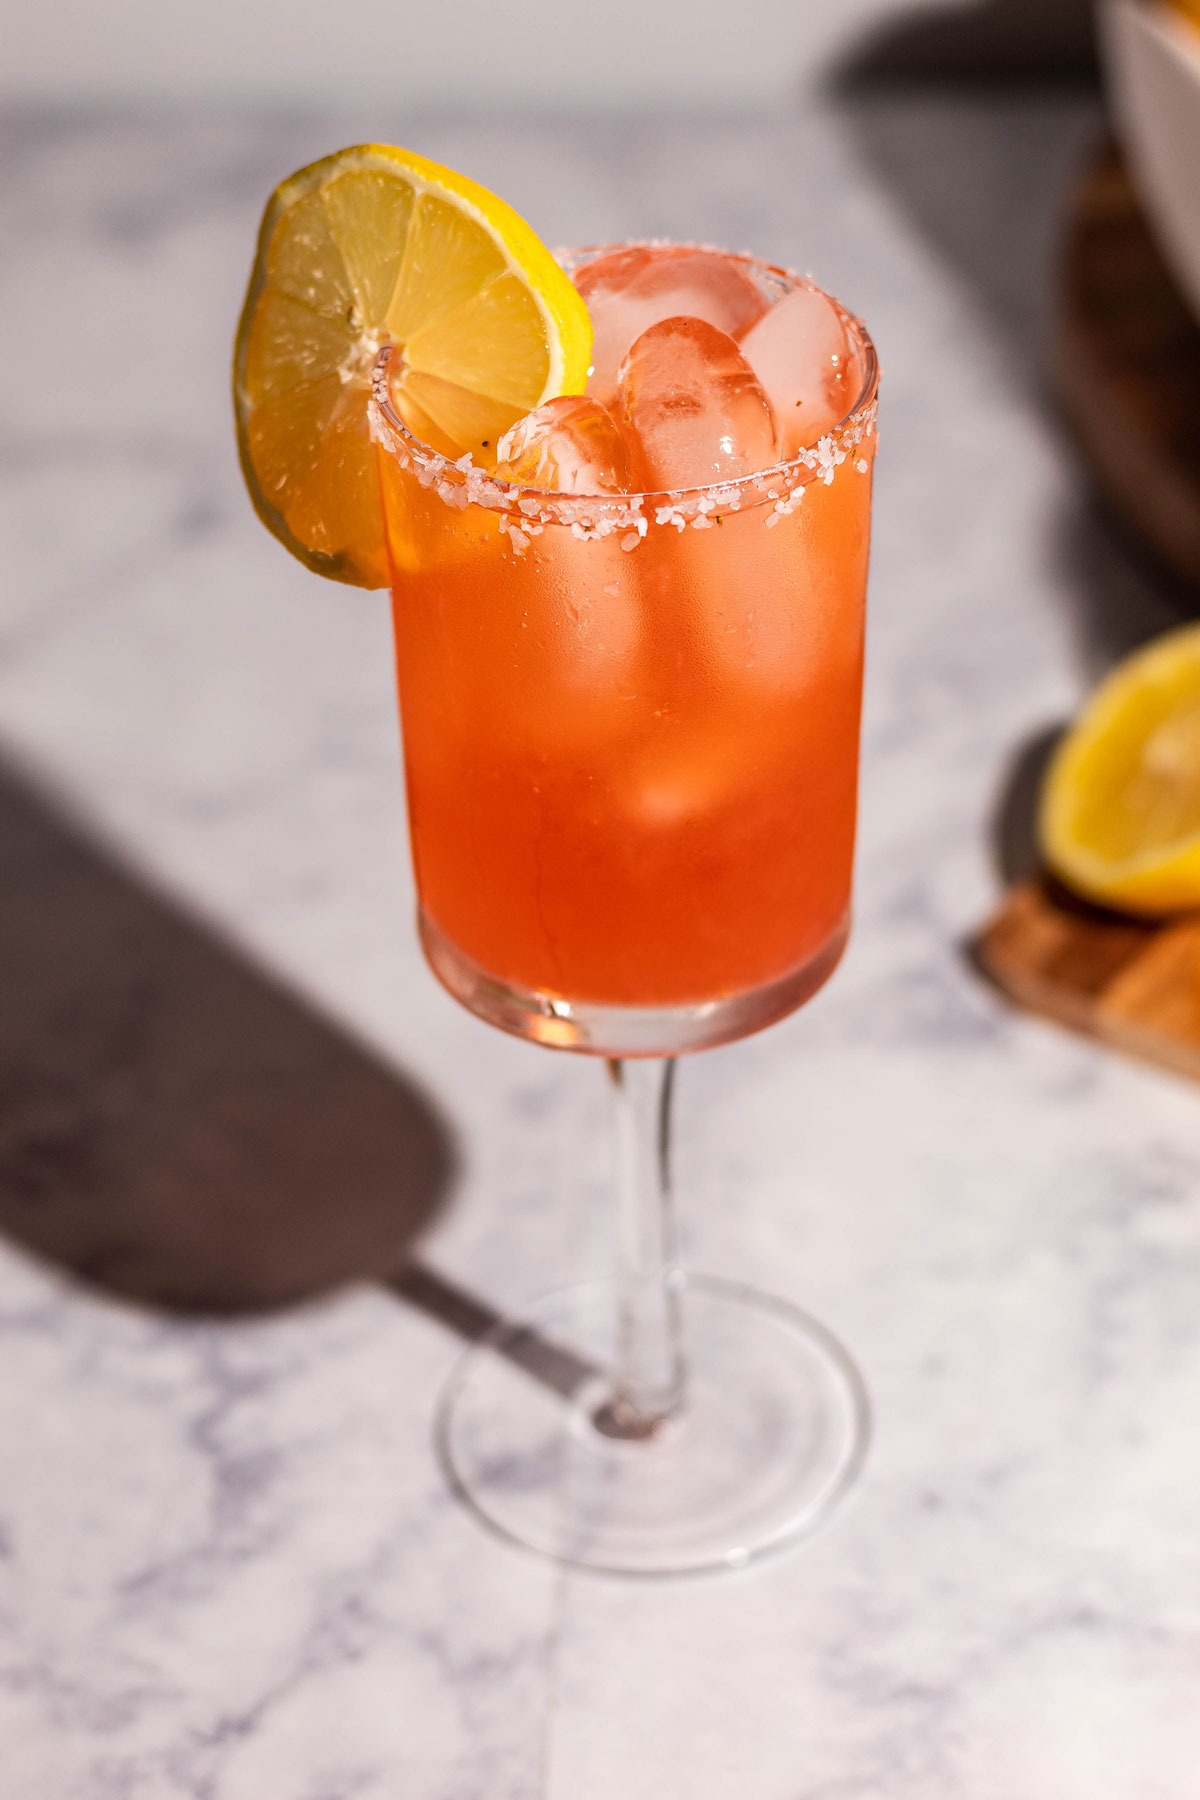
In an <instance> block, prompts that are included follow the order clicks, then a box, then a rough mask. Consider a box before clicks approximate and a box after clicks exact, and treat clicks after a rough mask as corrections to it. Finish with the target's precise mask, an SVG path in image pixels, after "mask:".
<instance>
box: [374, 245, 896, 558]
mask: <svg viewBox="0 0 1200 1800" xmlns="http://www.w3.org/2000/svg"><path fill="white" fill-rule="evenodd" d="M668 242H669V240H666V239H655V240H653V243H652V244H651V243H650V242H649V241H648V240H642V241H634V242H631V243H629V244H602V245H589V246H587V247H586V248H582V249H579V250H575V251H562V252H558V253H556V254H558V256H559V260H560V261H563V264H564V267H567V266H568V264H567V262H566V260H565V259H567V258H570V259H571V260H570V264H569V266H570V267H578V266H579V265H580V264H583V263H587V262H592V261H594V260H595V259H596V258H597V257H599V256H603V255H606V254H608V253H609V252H610V251H612V250H617V249H638V248H642V247H643V244H645V246H646V247H659V248H661V247H665V246H666V245H667V243H668ZM671 247H672V248H678V249H685V250H712V249H715V248H716V246H714V245H711V244H680V245H672V246H671ZM721 254H722V255H731V254H732V253H730V252H726V251H722V252H721ZM733 260H735V261H737V262H742V263H748V264H749V265H750V267H751V268H752V269H753V270H754V271H755V273H756V274H758V275H760V276H764V277H766V278H767V280H768V281H769V282H771V283H774V284H778V285H780V286H781V287H782V289H783V291H784V292H785V293H791V292H793V291H794V290H795V289H796V288H798V287H811V288H816V291H817V292H818V293H822V294H825V290H824V289H823V288H817V284H816V283H815V282H814V281H813V280H812V279H811V278H810V277H806V276H803V275H798V274H796V273H795V271H794V270H791V269H784V268H779V267H777V266H776V265H775V264H773V263H765V262H762V261H760V260H759V259H758V258H757V257H753V256H748V255H745V254H739V255H737V256H736V257H734V258H733ZM825 298H826V299H827V300H829V301H830V302H831V303H832V304H833V306H834V307H835V308H836V309H837V312H838V314H839V316H840V318H841V320H842V322H843V324H844V325H845V326H846V327H847V329H848V330H849V331H850V333H851V334H852V336H853V337H854V339H855V342H856V344H857V347H858V349H859V351H860V353H861V355H862V358H863V363H864V375H863V385H862V388H861V390H860V392H859V395H858V398H857V399H856V401H855V402H854V405H853V406H852V407H851V408H850V411H849V412H848V413H847V414H846V417H845V418H844V419H843V420H842V422H841V423H840V424H839V425H837V426H835V427H834V429H833V430H832V431H830V432H828V433H826V435H825V436H824V437H822V438H819V439H818V440H817V442H816V443H815V444H813V445H811V446H810V447H809V448H808V449H806V450H802V451H801V452H800V453H799V455H798V456H796V457H794V458H793V459H792V460H791V461H790V462H786V463H778V464H776V465H775V466H774V467H773V468H770V469H760V470H757V471H756V472H755V473H754V474H752V475H742V476H739V477H738V479H737V480H736V481H727V482H716V483H713V484H712V485H710V486H707V487H698V488H679V489H676V490H665V491H662V492H659V493H646V494H563V493H554V492H548V491H546V490H544V489H541V488H527V487H519V486H517V485H516V484H514V483H512V482H507V481H500V480H498V479H497V478H496V477H495V476H493V475H489V474H488V473H487V471H486V470H485V469H481V468H480V467H479V466H478V465H477V464H476V463H475V461H474V460H473V458H472V456H471V453H470V451H467V453H466V454H465V455H464V456H460V457H459V458H458V460H457V461H451V460H450V458H449V457H445V456H442V455H441V454H440V453H439V452H438V451H436V450H433V449H431V448H430V447H429V445H428V444H423V443H422V442H421V440H420V439H419V438H417V437H414V436H413V434H412V433H411V432H410V431H409V429H408V427H407V426H406V425H405V424H404V421H403V420H402V419H401V418H400V416H399V414H398V413H397V412H396V410H395V407H394V406H393V404H392V399H391V395H390V393H389V392H388V382H387V369H388V363H389V361H390V359H391V357H392V355H393V354H394V352H395V346H394V345H391V344H385V345H384V346H383V348H382V349H381V350H380V351H379V354H378V355H377V356H376V358H375V362H374V365H373V367H372V370H371V398H370V401H369V403H368V408H367V416H368V422H369V426H370V432H371V437H372V439H373V440H374V442H375V443H377V444H379V445H381V446H382V447H383V448H384V449H385V450H386V451H387V452H388V453H389V454H390V455H392V456H394V457H395V458H396V460H397V462H399V463H400V464H401V466H402V467H404V468H406V469H408V470H409V472H410V473H411V474H413V475H415V477H416V479H417V480H418V481H419V482H420V484H421V486H422V487H426V488H429V487H431V488H433V489H434V490H435V491H436V493H437V494H438V496H439V498H440V499H441V500H442V501H443V502H444V503H445V504H446V505H447V506H449V507H453V508H455V509H457V510H459V511H464V510H465V509H466V508H467V507H468V506H482V507H484V508H486V509H487V510H488V511H490V512H495V513H498V514H499V515H500V517H499V519H498V525H499V528H500V530H501V531H505V532H507V534H508V538H509V541H510V543H511V544H512V546H513V549H514V550H516V551H517V552H518V554H520V553H521V552H522V551H524V550H525V549H526V547H527V546H528V544H529V542H530V540H531V538H534V537H539V536H540V535H541V533H542V532H543V531H544V530H545V528H546V526H547V525H562V526H565V527H567V528H568V529H569V530H570V532H571V535H572V537H576V538H581V539H587V538H606V537H611V536H612V535H613V534H614V533H616V532H621V533H622V534H623V535H622V538H621V548H622V550H635V549H636V548H637V546H638V545H639V544H640V543H641V542H642V540H643V539H644V538H645V537H646V535H647V533H648V531H649V530H650V526H651V522H653V524H654V525H655V526H666V525H673V526H674V527H675V528H676V530H677V531H685V530H686V529H687V527H688V526H689V525H690V526H691V527H692V529H693V530H696V531H705V530H709V529H711V528H712V526H713V525H714V523H715V524H719V523H720V521H721V517H722V516H723V515H724V514H725V513H727V512H740V511H742V510H743V508H748V509H752V508H754V507H767V506H768V505H769V511H767V512H766V514H765V517H764V521H763V522H764V524H765V525H766V526H767V527H768V528H769V527H771V526H773V525H778V523H779V521H780V519H782V518H785V517H786V516H787V515H788V514H789V513H792V512H794V511H795V510H796V508H797V507H798V506H799V505H800V503H801V501H802V500H803V498H804V493H805V489H806V488H807V487H808V485H809V483H810V482H812V481H815V480H816V479H817V478H818V477H819V478H820V479H821V480H822V481H823V482H824V483H825V484H826V486H828V485H829V483H830V482H831V481H832V480H833V477H834V473H835V471H836V469H837V468H838V466H839V465H840V464H841V463H843V462H845V461H846V459H847V457H848V456H849V454H850V452H851V451H852V450H855V449H857V448H858V446H859V445H860V444H861V443H862V442H863V440H864V439H865V438H869V437H871V436H872V435H873V434H874V431H875V422H876V411H877V392H878V386H879V363H878V358H877V356H876V354H875V346H874V344H873V343H872V342H871V339H870V337H869V336H868V334H867V330H866V327H865V326H864V325H863V323H862V321H861V319H858V318H856V317H855V316H854V315H853V313H850V312H848V311H847V310H846V308H845V307H844V306H842V304H841V302H840V301H839V300H837V298H836V297H835V296H834V295H833V294H825ZM854 467H855V469H856V470H857V471H858V473H859V474H866V473H867V471H868V470H869V468H870V463H869V461H868V459H867V458H866V457H863V456H859V457H857V458H855V462H854Z"/></svg>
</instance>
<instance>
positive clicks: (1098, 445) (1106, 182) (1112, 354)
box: [1055, 145, 1200, 591]
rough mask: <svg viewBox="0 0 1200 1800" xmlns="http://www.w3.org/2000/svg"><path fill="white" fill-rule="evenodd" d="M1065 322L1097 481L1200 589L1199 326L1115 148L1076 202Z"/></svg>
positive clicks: (1063, 349) (1060, 343)
mask: <svg viewBox="0 0 1200 1800" xmlns="http://www.w3.org/2000/svg"><path fill="white" fill-rule="evenodd" d="M1198 179H1200V177H1198ZM1058 315H1059V326H1058V334H1057V344H1056V356H1055V364H1056V368H1055V374H1056V380H1057V385H1058V389H1059V393H1060V395H1061V398H1062V402H1063V405H1064V408H1065V410H1066V412H1067V415H1068V417H1069V419H1070V421H1071V424H1072V425H1073V427H1074V429H1075V434H1076V437H1077V439H1078V441H1079V445H1080V448H1081V449H1082V451H1083V453H1084V456H1085V457H1086V459H1087V461H1088V463H1089V465H1090V467H1091V470H1092V473H1093V474H1094V476H1095V477H1096V480H1097V483H1098V485H1099V486H1100V488H1101V490H1102V491H1103V493H1104V495H1105V497H1106V498H1107V500H1108V501H1109V504H1110V505H1111V506H1112V508H1113V510H1114V511H1115V512H1117V513H1118V514H1119V515H1120V517H1121V518H1122V519H1123V520H1124V522H1125V524H1126V525H1127V526H1128V527H1129V528H1130V530H1131V531H1133V532H1134V534H1135V535H1136V536H1137V537H1139V538H1140V539H1141V540H1142V541H1143V543H1145V544H1146V545H1147V546H1148V547H1149V548H1150V549H1151V550H1152V551H1153V552H1154V553H1155V554H1156V555H1157V556H1158V557H1159V558H1160V559H1161V561H1162V562H1163V563H1164V564H1165V565H1166V567H1167V568H1168V569H1170V570H1171V572H1172V573H1173V574H1174V575H1175V576H1176V577H1177V579H1179V580H1180V581H1181V582H1183V583H1184V584H1185V585H1186V586H1187V587H1188V588H1191V589H1195V590H1198V591H1200V323H1198V322H1197V320H1196V319H1195V318H1194V317H1193V316H1192V314H1191V312H1190V311H1189V309H1188V307H1187V304H1186V302H1185V301H1184V299H1183V297H1182V295H1181V294H1180V292H1179V289H1178V288H1177V287H1176V285H1175V282H1174V279H1173V277H1172V276H1171V274H1170V272H1169V271H1168V269H1167V267H1166V264H1165V263H1164V262H1163V259H1162V256H1161V255H1160V253H1159V250H1158V247H1157V245H1156V244H1155V242H1154V238H1153V236H1152V234H1151V231H1150V228H1149V226H1148V225H1147V223H1146V219H1145V216H1144V214H1143V213H1142V210H1141V206H1140V204H1139V202H1138V198H1137V195H1136V193H1135V192H1134V188H1133V184H1132V182H1131V181H1130V179H1129V175H1128V173H1127V171H1126V169H1125V167H1124V164H1123V163H1122V161H1121V158H1120V155H1119V153H1118V152H1117V151H1116V150H1115V149H1114V148H1112V146H1111V145H1109V146H1105V147H1104V148H1102V149H1101V150H1100V151H1099V152H1098V153H1097V154H1096V155H1095V157H1094V158H1093V159H1092V161H1091V162H1090V163H1089V165H1088V166H1087V168H1086V169H1085V171H1084V173H1083V176H1082V178H1081V180H1080V181H1079V183H1078V185H1077V187H1076V190H1075V193H1074V194H1073V195H1072V197H1071V203H1070V207H1069V212H1068V218H1067V226H1066V234H1065V243H1064V248H1063V257H1062V264H1061V278H1060V288H1059V308H1058Z"/></svg>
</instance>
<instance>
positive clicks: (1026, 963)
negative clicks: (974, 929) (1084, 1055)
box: [973, 878, 1200, 1081]
mask: <svg viewBox="0 0 1200 1800" xmlns="http://www.w3.org/2000/svg"><path fill="white" fill-rule="evenodd" d="M973 949H974V954H975V960H976V961H977V962H978V964H979V965H980V967H981V968H982V969H983V970H984V972H985V973H986V974H988V975H989V976H990V977H991V978H992V980H993V981H994V982H995V983H996V985H997V986H998V987H1000V988H1001V989H1002V990H1003V991H1004V992H1005V993H1006V994H1007V995H1008V996H1009V998H1010V999H1011V1000H1015V1001H1016V1003H1017V1005H1018V1006H1021V1007H1024V1008H1025V1009H1026V1010H1027V1011H1029V1012H1035V1013H1040V1014H1042V1015H1043V1016H1044V1017H1045V1018H1050V1019H1054V1020H1056V1021H1057V1022H1058V1023H1059V1024H1060V1025H1066V1026H1069V1027H1070V1029H1071V1030H1073V1031H1080V1032H1083V1033H1084V1035H1085V1036H1087V1037H1093V1038H1099V1039H1100V1040H1101V1042H1102V1043H1106V1044H1111V1045H1112V1046H1113V1048H1114V1049H1117V1050H1123V1051H1125V1052H1126V1053H1127V1054H1128V1055H1130V1056H1137V1057H1140V1058H1142V1059H1143V1060H1145V1061H1147V1062H1153V1063H1158V1064H1159V1065H1161V1066H1162V1067H1164V1068H1168V1069H1174V1070H1175V1072H1176V1073H1177V1074H1180V1075H1187V1076H1190V1077H1191V1079H1192V1080H1193V1081H1197V1080H1200V924H1198V923H1197V921H1196V920H1195V919H1194V918H1190V919H1179V920H1175V921H1168V922H1167V923H1166V924H1165V925H1156V924H1153V923H1150V922H1148V921H1145V920H1139V919H1129V918H1124V917H1122V916H1121V915H1120V914H1119V913H1112V912H1106V911H1104V910H1103V909H1102V908H1101V907H1098V906H1089V905H1088V904H1087V902H1086V901H1084V900H1078V899H1076V898H1075V896H1074V895H1072V894H1068V893H1067V892H1066V890H1065V889H1064V888H1061V887H1059V886H1058V884H1057V883H1056V882H1054V881H1051V880H1049V879H1046V878H1042V879H1039V880H1034V881H1028V882H1025V883H1023V884H1022V885H1021V886H1020V887H1016V888H1013V890H1012V892H1011V893H1010V894H1009V895H1008V898H1007V899H1006V901H1005V902H1004V905H1003V907H1002V908H1001V910H1000V911H999V913H997V915H996V917H995V918H994V919H993V920H992V921H991V923H990V924H989V925H988V926H987V927H986V929H985V930H984V931H983V932H981V934H980V936H979V938H978V940H977V941H976V943H975V945H974V946H973Z"/></svg>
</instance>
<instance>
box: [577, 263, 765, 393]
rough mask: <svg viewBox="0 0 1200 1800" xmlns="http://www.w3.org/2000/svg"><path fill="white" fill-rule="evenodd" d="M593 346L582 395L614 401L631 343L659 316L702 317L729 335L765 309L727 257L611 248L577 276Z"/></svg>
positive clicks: (747, 278)
mask: <svg viewBox="0 0 1200 1800" xmlns="http://www.w3.org/2000/svg"><path fill="white" fill-rule="evenodd" d="M575 286H576V287H577V288H578V289H579V292H580V293H581V294H582V295H583V297H584V299H585V300H586V301H587V306H588V311H589V313H590V314H591V316H592V329H593V331H594V332H595V341H594V343H593V345H592V374H591V377H590V379H589V381H588V392H589V394H594V395H595V396H596V398H597V400H601V401H603V402H604V404H605V405H606V406H611V405H613V403H614V400H615V398H616V392H617V376H618V372H619V370H620V367H621V363H622V362H623V360H624V358H625V356H626V354H627V352H628V350H629V348H630V346H631V344H632V343H633V340H634V338H636V337H638V336H640V334H641V333H642V332H643V331H645V330H646V328H647V326H649V325H657V324H658V323H659V321H660V320H661V319H674V318H679V317H680V316H683V315H686V316H687V317H689V318H692V319H706V320H707V321H708V323H709V324H710V325H716V326H719V327H720V329H721V330H722V331H727V332H728V333H729V335H730V337H733V338H736V337H738V336H739V335H740V334H741V333H742V332H743V331H748V330H749V328H750V327H751V326H752V325H753V324H754V321H755V320H756V319H759V318H761V317H762V315H763V314H764V313H765V312H766V310H767V302H766V299H765V297H764V295H763V293H762V291H761V290H760V288H759V287H758V285H757V283H756V282H755V281H754V280H753V278H752V277H751V276H750V275H749V274H748V273H747V272H746V270H745V269H744V268H743V267H742V265H741V264H740V263H739V262H737V261H736V260H735V259H734V258H733V257H729V256H723V255H722V254H721V253H720V252H719V251H716V250H690V249H688V248H687V247H686V246H683V245H678V244H671V245H664V246H662V247H660V248H653V249H652V248H649V247H648V246H645V245H637V246H633V247H631V248H629V249H627V250H614V251H612V252H611V253H610V254H609V255H608V256H598V257H597V258H596V260H595V262H590V263H588V264H586V266H585V267H584V268H582V269H579V270H577V271H576V274H575Z"/></svg>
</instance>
